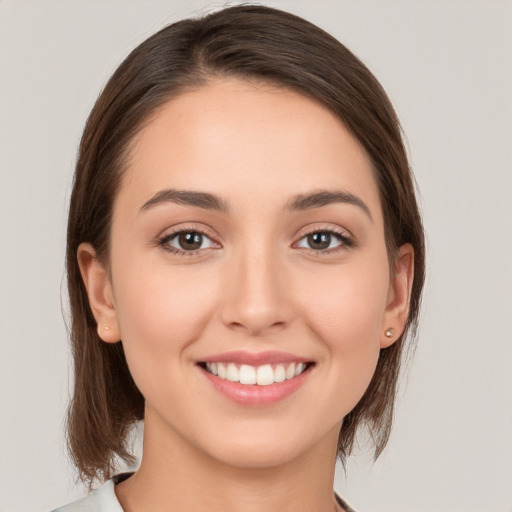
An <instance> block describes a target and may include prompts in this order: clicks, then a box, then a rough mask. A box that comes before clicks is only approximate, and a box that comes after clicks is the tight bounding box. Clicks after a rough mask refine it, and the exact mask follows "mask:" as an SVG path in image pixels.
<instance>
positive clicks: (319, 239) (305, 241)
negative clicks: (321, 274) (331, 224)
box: [297, 230, 353, 252]
mask: <svg viewBox="0 0 512 512" xmlns="http://www.w3.org/2000/svg"><path fill="white" fill-rule="evenodd" d="M352 246H353V242H352V240H351V239H350V238H349V237H348V236H347V235H345V234H344V233H339V232H337V231H330V230H323V231H315V232H313V233H309V234H307V235H306V236H303V237H302V238H301V239H300V240H299V241H298V242H297V247H301V248H304V249H310V250H313V251H318V252H321V251H325V252H331V251H336V249H338V248H342V247H352Z"/></svg>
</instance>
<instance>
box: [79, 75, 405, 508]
mask: <svg viewBox="0 0 512 512" xmlns="http://www.w3.org/2000/svg"><path fill="white" fill-rule="evenodd" d="M167 189H173V190H176V189H179V190H192V191H201V192H207V193H210V194H215V195H216V196H219V197H220V198H221V199H222V201H223V202H224V203H225V204H226V205H227V206H228V211H227V212H221V211H213V210H211V209H205V208H201V207H199V206H191V205H184V204H176V203H175V202H172V201H162V202H158V203H154V204H152V205H150V206H148V207H146V208H143V205H145V204H146V203H147V202H148V201H150V200H151V198H153V197H154V196H155V194H157V193H158V192H160V191H162V190H167ZM319 189H325V190H338V191H344V192H346V193H350V194H352V196H354V197H357V198H358V199H359V200H360V201H361V202H362V203H364V205H366V207H367V209H368V211H366V210H365V209H364V207H361V206H360V205H356V204H350V203H346V202H332V203H329V204H326V205H323V206H320V207H314V208H308V209H304V210H296V211H289V210H288V209H287V205H289V204H290V202H291V201H293V199H294V198H295V197H296V196H297V195H300V194H308V193H311V192H315V191H318V190H319ZM141 209H142V210H141ZM179 230H188V231H194V230H195V231H199V232H204V233H205V234H206V235H208V237H207V238H203V245H201V247H200V249H199V250H198V251H196V252H192V254H173V253H172V252H169V251H168V250H166V247H167V248H169V244H172V246H173V247H174V248H175V249H176V248H178V249H180V245H179V241H178V239H177V238H176V237H175V238H174V239H171V240H169V235H170V234H171V233H173V232H175V231H179ZM329 230H334V231H336V232H337V233H341V234H342V235H343V236H344V237H345V240H347V239H348V240H349V242H347V243H345V242H344V241H342V240H340V239H339V238H337V237H336V236H334V235H332V236H331V242H330V244H331V245H330V248H329V249H321V250H318V249H315V248H311V245H310V239H308V238H307V235H309V234H312V233H318V232H325V231H329ZM165 236H167V237H168V238H167V245H162V244H161V243H159V241H160V240H161V239H162V238H165ZM350 241H351V242H350ZM351 243H352V245H351ZM315 247H316V246H315ZM181 252H182V253H184V252H186V251H185V250H184V249H183V248H181ZM78 258H79V262H80V266H81V269H82V275H83V278H84V282H85V284H86V287H87V290H88V293H89V298H90V303H91V307H92V310H93V313H94V315H95V318H96V320H97V322H98V332H99V334H100V337H101V338H102V339H103V340H104V341H105V342H106V343H115V342H118V341H119V340H120V339H122V340H123V346H124V350H125V352H126V357H127V361H128V364H129V367H130V371H131V373H132V375H133V377H134V379H135V382H136V383H137V385H138V387H139V389H140V390H141V392H142V394H143V395H144V397H145V399H146V411H145V432H144V455H143V459H142V464H141V467H140V469H139V471H138V472H137V473H136V474H135V475H134V476H132V477H131V478H130V479H128V480H127V481H125V482H123V483H121V484H119V485H118V486H117V487H116V493H117V496H118V498H119V500H120V502H121V504H122V506H123V508H124V509H125V510H126V511H127V512H130V511H139V510H147V511H155V512H156V511H158V512H159V511H162V512H163V511H164V510H173V511H196V510H197V511H200V510H201V511H203V510H212V511H215V510H222V511H223V512H226V511H235V510H236V511H237V512H240V511H242V512H245V511H247V512H249V511H251V512H255V511H266V512H268V511H272V510H276V511H277V510H279V512H283V511H288V510H290V511H291V510H293V511H311V512H312V511H318V510H333V509H335V504H334V501H333V492H332V486H333V478H334V466H335V456H336V445H337V438H338V433H339V429H340V427H341V422H342V419H343V417H344V416H345V415H346V414H347V413H348V412H350V410H351V409H352V408H353V407H354V406H355V405H356V404H357V402H358V401H359V399H360V398H361V397H362V395H363V393H364V391H365V390H366V388H367V386H368V384H369V382H370V379H371V377H372V375H373V373H374V370H375V366H376V363H377V359H378V355H379V350H380V349H381V348H382V347H385V346H388V345H390V344H391V343H393V342H394V341H395V340H396V339H397V338H398V336H399V335H400V333H401V332H402V330H403V328H404V325H405V322H406V319H407V312H408V306H409V296H410V289H411V284H412V271H413V251H412V248H411V247H410V246H409V245H406V246H403V247H402V248H400V252H399V254H398V258H397V263H396V269H395V272H392V273H390V265H389V262H388V258H387V252H386V244H385V239H384V220H383V217H382V211H381V205H380V199H379V194H378V189H377V185H376V182H375V179H374V177H373V171H372V166H371V162H370V160H369V158H368V156H367V155H366V153H365V151H364V150H363V148H362V147H361V146H360V144H359V143H358V142H357V140H355V139H354V138H353V137H352V136H351V134H350V133H349V132H348V130H347V129H346V128H345V126H344V125H343V124H342V123H341V122H340V120H339V119H338V118H337V117H336V116H335V115H334V114H333V113H332V112H330V111H329V110H328V109H326V108H325V107H323V106H321V105H320V104H318V103H316V102H314V101H312V100H311V99H308V98H306V97H304V96H302V95H300V94H298V93H296V92H293V91H290V90H287V89H284V88H276V87H274V86H270V85H266V84H262V83H259V82H249V81H242V80H239V79H217V80H215V81H211V82H210V83H209V84H208V85H206V86H204V87H202V88H199V89H195V90H191V91H188V92H185V93H183V94H181V95H179V96H177V97H175V98H173V99H172V100H170V101H169V102H168V103H167V104H165V105H164V106H163V108H161V109H160V110H159V111H158V112H157V113H156V114H155V115H154V116H153V118H152V119H151V121H150V122H149V123H148V124H147V125H146V126H145V127H144V128H143V130H142V131H141V132H140V134H139V135H138V136H137V139H136V140H135V141H134V144H133V146H132V149H131V159H130V162H129V165H128V168H127V169H126V171H125V174H124V176H123V181H122V186H121V188H120V191H119V193H118V196H117V198H116V201H115V204H114V214H113V223H112V239H111V254H110V261H109V266H108V268H106V267H105V266H104V265H102V264H101V262H100V261H98V260H97V259H96V258H95V252H94V249H93V248H92V247H91V246H90V245H88V244H82V245H81V246H80V248H79V251H78ZM389 328H393V329H394V335H393V336H392V337H391V338H388V337H386V336H385V334H384V332H385V331H386V330H387V329H389ZM232 350H245V351H248V352H252V353H257V352H262V351H267V350H279V351H286V352H291V353H292V354H295V355H297V356H300V357H305V358H307V359H308V360H310V361H313V362H314V363H315V364H314V366H313V367H312V369H311V371H309V373H308V375H307V377H306V378H305V380H304V383H303V385H302V386H301V387H300V388H299V389H298V390H297V391H296V392H295V393H293V394H292V395H290V396H288V397H286V398H285V399H284V400H281V401H280V402H278V403H276V404H272V405H268V406H247V405H241V404H238V403H234V402H233V401H231V400H229V399H227V398H226V397H225V396H223V395H221V394H220V393H218V392H217V391H216V390H215V389H214V388H213V387H212V386H211V385H210V382H208V379H207V378H205V375H204V371H203V370H201V369H200V368H199V367H198V365H197V364H196V363H197V361H198V360H202V359H204V358H206V357H208V356H212V355H214V354H219V353H222V352H226V351H232Z"/></svg>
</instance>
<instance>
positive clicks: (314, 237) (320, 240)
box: [307, 231, 332, 250]
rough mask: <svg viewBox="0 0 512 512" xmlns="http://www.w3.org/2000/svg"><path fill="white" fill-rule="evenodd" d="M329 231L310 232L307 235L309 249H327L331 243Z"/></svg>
mask: <svg viewBox="0 0 512 512" xmlns="http://www.w3.org/2000/svg"><path fill="white" fill-rule="evenodd" d="M331 238H332V235H331V233H327V232H325V231H324V232H319V233H311V234H310V235H308V236H307V242H308V245H309V247H310V248H311V249H317V250H321V249H328V248H329V246H330V245H331Z"/></svg>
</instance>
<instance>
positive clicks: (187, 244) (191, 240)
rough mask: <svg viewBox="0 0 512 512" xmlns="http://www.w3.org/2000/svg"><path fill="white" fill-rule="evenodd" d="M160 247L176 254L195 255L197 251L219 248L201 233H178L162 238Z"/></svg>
mask: <svg viewBox="0 0 512 512" xmlns="http://www.w3.org/2000/svg"><path fill="white" fill-rule="evenodd" d="M159 245H160V246H162V247H163V248H164V249H165V250H167V251H169V252H173V253H176V254H180V253H181V254H186V253H189V254H194V253H195V252H196V251H202V250H203V249H210V248H217V247H218V244H216V243H215V242H213V241H212V240H211V239H210V237H209V236H208V235H205V234H204V233H201V232H200V231H177V232H175V233H172V234H170V235H167V236H165V237H164V238H162V239H161V240H160V241H159Z"/></svg>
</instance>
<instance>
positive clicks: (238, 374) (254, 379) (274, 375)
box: [204, 362, 307, 386]
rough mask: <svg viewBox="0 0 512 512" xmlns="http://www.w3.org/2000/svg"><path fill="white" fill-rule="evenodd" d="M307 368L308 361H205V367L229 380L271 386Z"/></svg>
mask: <svg viewBox="0 0 512 512" xmlns="http://www.w3.org/2000/svg"><path fill="white" fill-rule="evenodd" d="M306 368H307V364H306V363H301V362H292V363H287V364H276V365H271V364H264V365H262V366H251V365H248V364H240V365H239V364H236V363H234V362H227V363H226V362H222V363H221V362H209V363H204V369H205V370H206V371H207V372H208V373H211V374H212V375H215V376H217V377H219V378H220V379H222V380H227V381H229V382H239V383H240V384H244V385H258V386H270V385H271V384H275V383H279V382H284V381H286V380H291V379H294V378H295V377H298V376H299V375H300V374H301V373H302V372H303V371H304V370H305V369H306Z"/></svg>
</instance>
